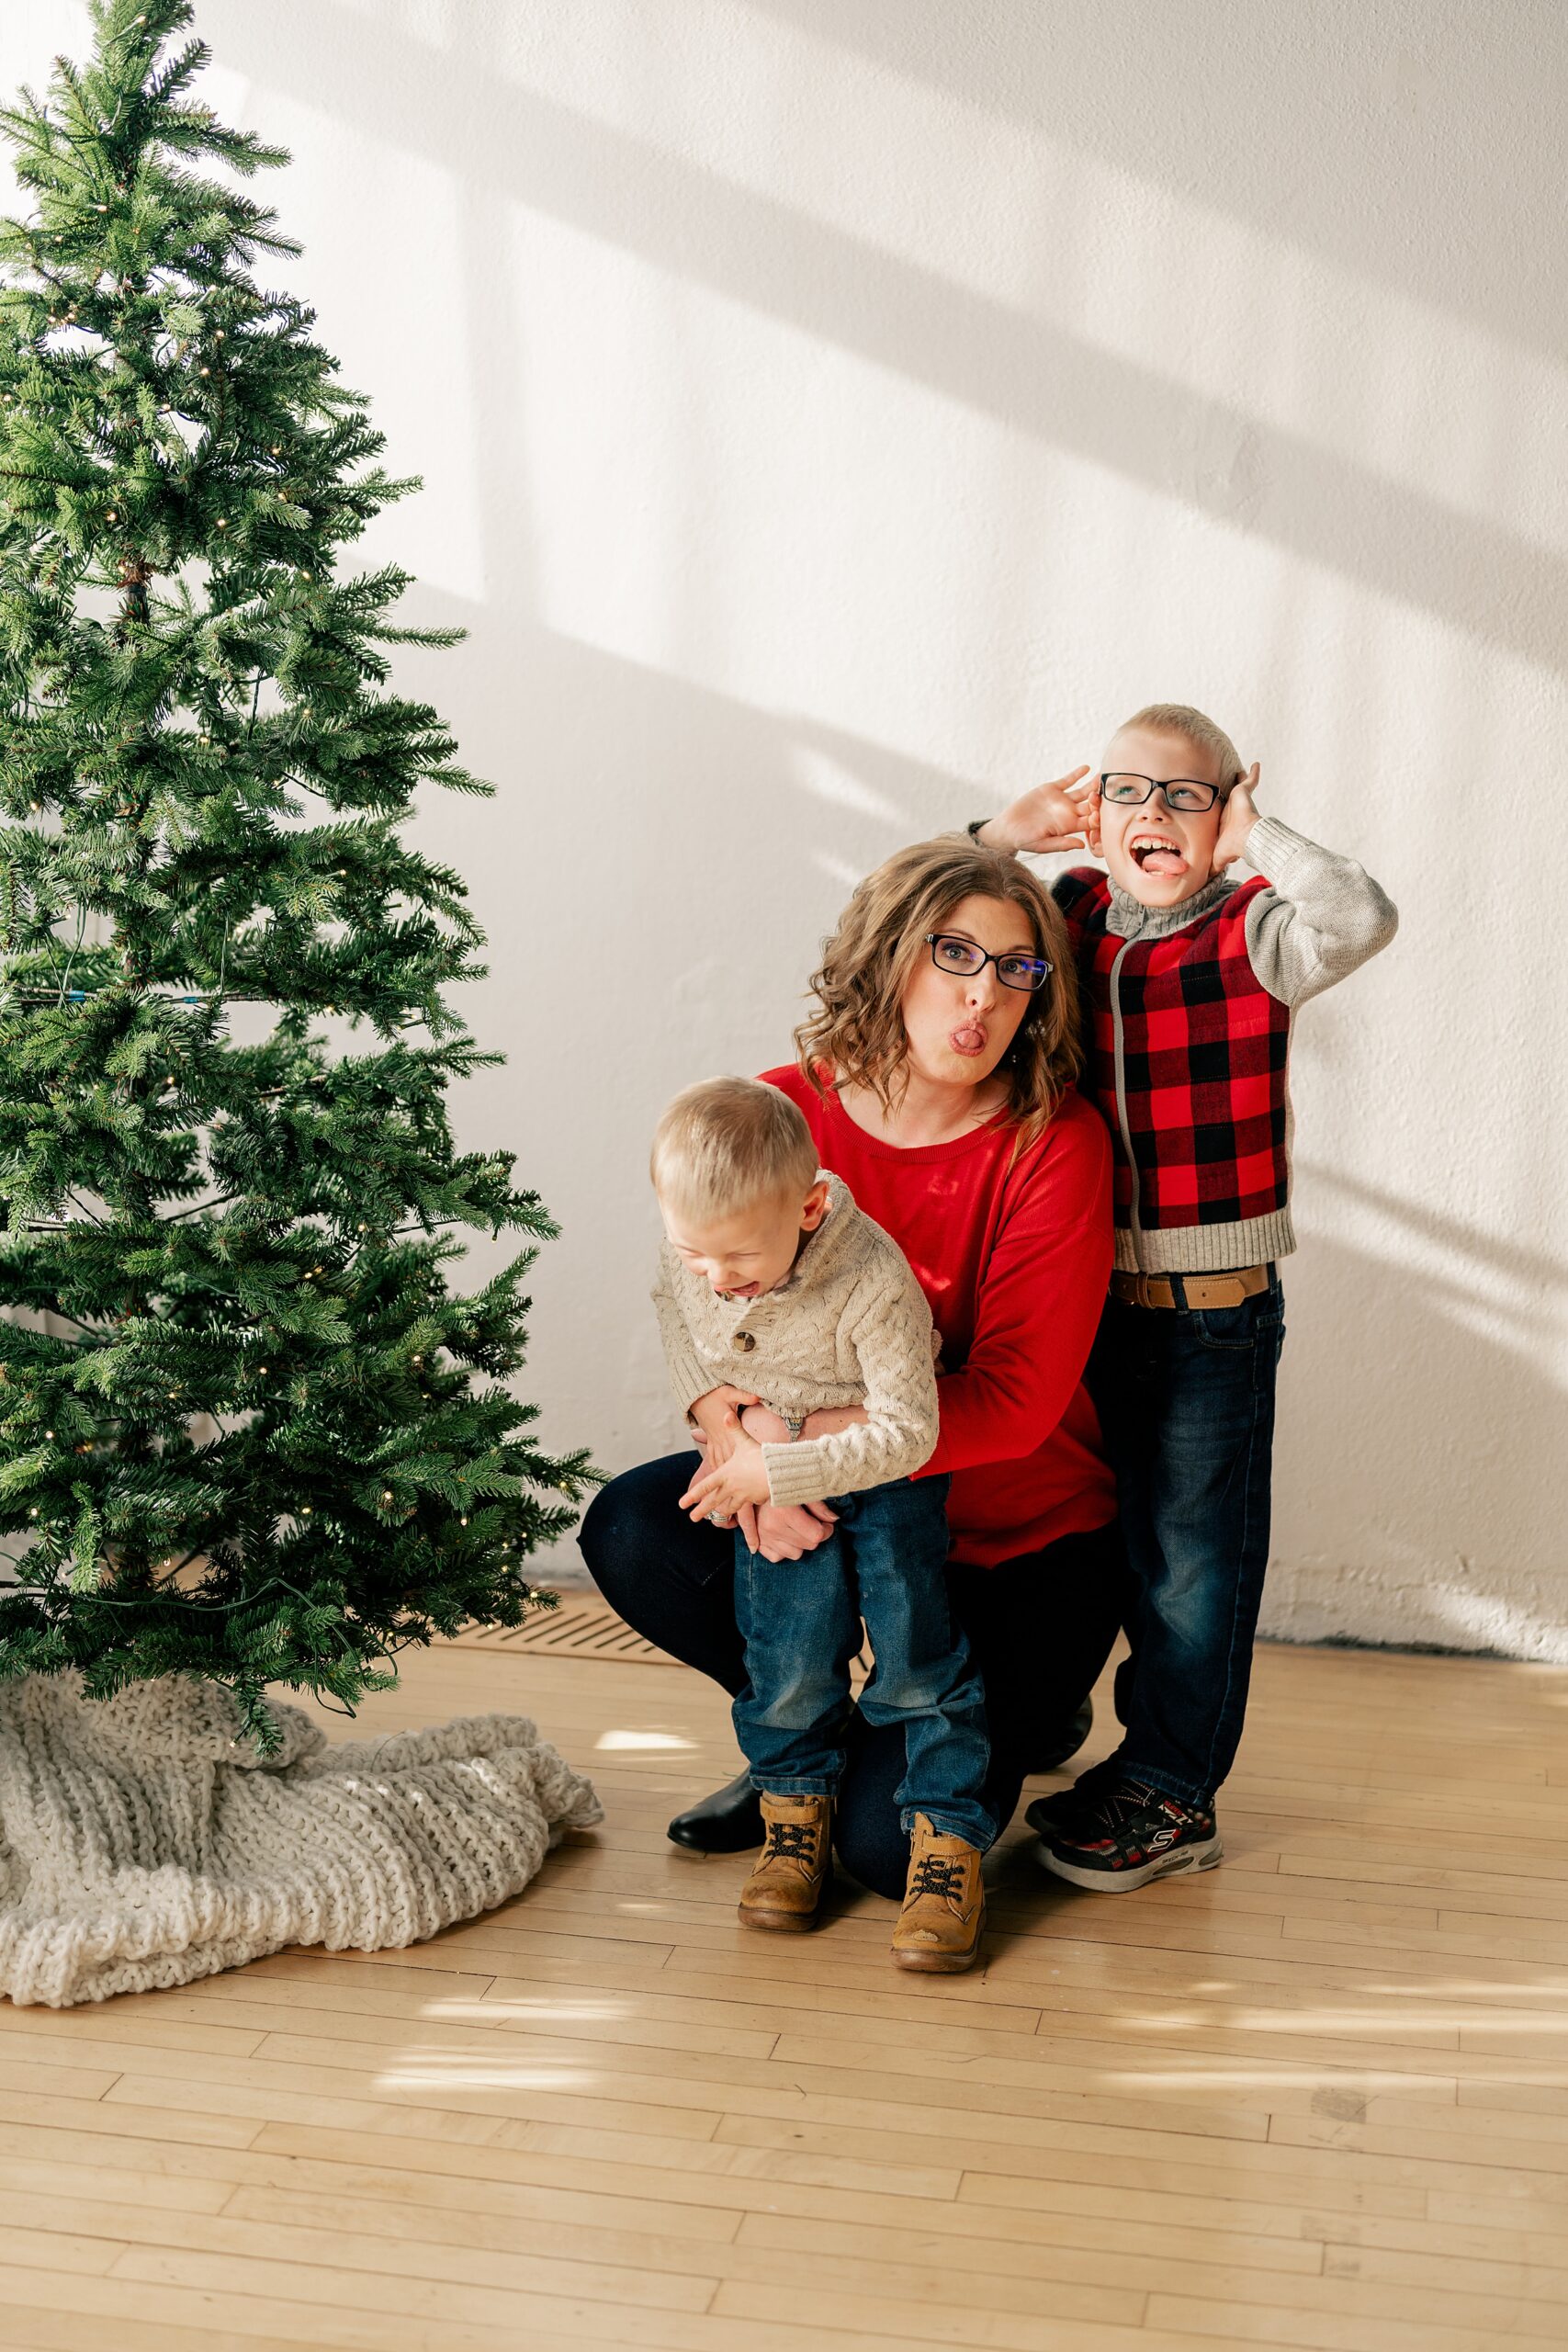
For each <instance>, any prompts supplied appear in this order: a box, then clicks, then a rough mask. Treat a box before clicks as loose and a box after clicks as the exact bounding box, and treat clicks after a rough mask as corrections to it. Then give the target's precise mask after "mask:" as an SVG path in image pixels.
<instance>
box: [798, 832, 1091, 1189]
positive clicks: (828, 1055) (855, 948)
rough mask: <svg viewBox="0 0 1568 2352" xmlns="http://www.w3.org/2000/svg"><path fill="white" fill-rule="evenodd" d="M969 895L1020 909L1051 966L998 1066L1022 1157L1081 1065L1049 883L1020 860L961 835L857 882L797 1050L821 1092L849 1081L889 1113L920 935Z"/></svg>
mask: <svg viewBox="0 0 1568 2352" xmlns="http://www.w3.org/2000/svg"><path fill="white" fill-rule="evenodd" d="M973 898H977V899H1002V900H1004V901H1006V903H1008V904H1009V905H1010V906H1015V907H1017V908H1019V909H1020V910H1021V912H1022V913H1023V914H1025V915H1026V916H1027V917H1028V919H1029V926H1030V929H1031V931H1032V933H1033V934H1034V945H1035V950H1036V953H1037V954H1039V955H1041V956H1043V957H1044V958H1045V960H1046V962H1047V963H1048V964H1049V965H1050V967H1051V977H1050V978H1049V979H1048V980H1047V981H1046V983H1045V985H1044V987H1043V989H1040V990H1039V991H1038V993H1037V994H1036V995H1035V996H1033V997H1032V999H1031V1000H1030V1004H1029V1010H1028V1012H1026V1013H1025V1015H1024V1018H1023V1021H1022V1023H1021V1026H1020V1028H1019V1031H1018V1034H1017V1035H1016V1036H1015V1037H1014V1039H1013V1042H1012V1044H1011V1046H1010V1047H1009V1049H1008V1052H1007V1054H1006V1056H1005V1057H1004V1058H1003V1060H1002V1062H1001V1063H1000V1064H999V1065H998V1075H999V1076H1001V1077H1003V1078H1005V1079H1006V1080H1008V1082H1009V1084H1010V1087H1011V1090H1012V1099H1011V1106H1010V1107H1011V1111H1012V1115H1013V1117H1014V1118H1015V1119H1016V1120H1017V1122H1018V1127H1019V1136H1018V1145H1017V1148H1018V1149H1019V1150H1020V1151H1022V1150H1024V1149H1026V1148H1027V1147H1028V1146H1029V1145H1030V1144H1032V1142H1033V1141H1034V1140H1035V1138H1036V1136H1039V1135H1041V1134H1042V1133H1043V1130H1044V1128H1045V1127H1046V1125H1048V1124H1049V1122H1050V1120H1051V1118H1052V1116H1053V1115H1054V1114H1055V1110H1056V1106H1057V1104H1058V1103H1060V1102H1061V1099H1062V1096H1063V1093H1064V1092H1065V1091H1066V1088H1067V1087H1069V1086H1070V1085H1071V1084H1072V1082H1073V1080H1074V1079H1075V1078H1077V1074H1078V1072H1079V1070H1080V1069H1082V1067H1083V1048H1082V1046H1081V1044H1080V1041H1079V1036H1078V983H1077V970H1076V968H1075V967H1074V963H1073V953H1072V947H1071V944H1070V943H1069V941H1068V938H1067V927H1066V923H1065V922H1063V920H1062V916H1061V911H1060V910H1059V908H1058V907H1057V906H1056V904H1055V900H1054V899H1052V898H1051V895H1050V893H1049V892H1048V891H1047V890H1046V888H1044V885H1043V883H1041V882H1040V881H1039V880H1037V879H1036V877H1035V876H1034V875H1032V873H1031V872H1030V870H1029V868H1028V867H1027V866H1026V865H1020V864H1019V862H1018V860H1017V858H1015V857H1006V856H1002V855H1000V854H998V852H997V851H995V850H989V849H982V848H981V847H980V846H979V844H978V842H972V841H970V840H968V839H967V838H966V836H964V834H962V833H958V834H945V835H943V836H942V838H941V839H940V840H938V841H933V842H914V843H913V844H912V845H911V846H910V847H909V848H908V849H901V850H897V851H896V852H895V853H894V854H893V855H892V856H891V857H889V858H886V859H885V860H884V862H883V864H882V865H879V866H878V867H877V869H876V871H875V873H874V874H868V875H867V876H866V877H865V880H864V881H863V882H862V883H861V884H860V886H859V887H858V888H857V889H856V891H855V894H854V896H853V898H852V899H851V900H850V903H849V905H848V906H847V907H846V908H845V909H844V911H843V913H842V915H841V916H840V919H839V927H838V929H837V931H835V932H834V933H833V935H832V937H831V938H830V939H829V940H827V941H826V942H825V943H824V946H823V955H822V966H821V969H820V970H819V971H817V972H814V973H813V974H812V976H811V992H812V994H813V995H814V996H815V997H816V999H817V1010H816V1011H815V1012H813V1013H811V1014H810V1015H809V1016H808V1018H807V1020H805V1021H803V1022H802V1023H801V1024H800V1027H799V1028H798V1029H797V1030H796V1031H795V1052H796V1054H797V1055H798V1057H799V1060H800V1067H801V1069H802V1071H803V1072H804V1074H805V1075H806V1077H807V1079H809V1080H810V1082H811V1084H812V1085H813V1086H814V1087H815V1088H816V1089H817V1091H818V1093H819V1094H825V1093H826V1092H827V1086H828V1083H829V1082H831V1081H832V1080H840V1081H842V1080H849V1081H850V1082H851V1083H852V1084H853V1085H856V1086H868V1087H869V1088H870V1089H871V1091H872V1092H873V1093H874V1095H876V1097H877V1099H878V1100H879V1101H880V1103H882V1105H883V1107H884V1108H885V1109H886V1110H887V1111H888V1112H892V1111H893V1110H894V1109H895V1107H896V1105H897V1100H898V1097H899V1096H900V1095H901V1094H902V1093H903V1091H904V1087H905V1085H906V1084H907V1082H908V1080H907V1074H906V1071H905V1064H906V1062H907V1060H908V1052H909V1041H908V1036H907V1035H906V1034H905V1029H904V1020H903V1013H902V1011H901V1007H902V1004H903V1001H904V990H905V989H906V988H907V987H908V980H909V976H910V974H911V973H912V972H913V971H914V969H915V967H916V965H917V964H918V963H919V959H920V957H921V956H924V955H925V954H926V952H927V949H926V933H928V932H931V931H940V930H941V929H942V924H943V923H944V922H946V921H947V920H948V919H949V917H950V916H951V915H952V913H953V909H954V908H955V907H956V906H958V905H959V904H960V903H961V901H962V900H964V899H973ZM825 1070H826V1072H827V1073H829V1079H828V1081H827V1082H825V1078H824V1071H825Z"/></svg>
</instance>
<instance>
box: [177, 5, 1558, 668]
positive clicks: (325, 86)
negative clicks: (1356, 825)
mask: <svg viewBox="0 0 1568 2352" xmlns="http://www.w3.org/2000/svg"><path fill="white" fill-rule="evenodd" d="M207 14H208V17H209V20H210V22H211V24H212V26H213V28H214V31H215V37H217V38H218V39H219V40H220V47H221V51H222V53H223V55H224V57H225V60H226V62H229V63H231V65H233V66H235V67H236V68H238V69H239V70H241V71H243V72H245V73H247V74H252V75H254V77H255V79H256V80H257V81H258V82H260V83H261V84H263V85H266V86H271V87H274V88H282V89H285V90H287V91H288V94H289V95H290V96H293V97H294V98H296V99H297V100H298V101H299V102H300V103H303V104H306V105H310V106H313V107H330V108H331V109H332V110H333V112H335V113H337V114H339V115H340V116H342V117H343V118H344V119H346V120H349V121H352V122H355V123H356V124H358V125H359V126H360V127H362V128H363V129H364V130H365V131H366V132H367V134H370V135H373V136H375V137H377V138H378V139H381V140H385V141H390V142H392V143H393V144H394V145H397V146H400V147H403V148H405V149H409V150H412V151H413V152H416V153H421V154H423V155H425V156H427V157H429V158H431V159H432V160H434V161H435V162H437V163H439V164H442V165H443V166H445V167H446V168H447V169H449V170H450V171H451V172H452V173H453V174H454V175H456V177H457V179H458V180H459V181H466V182H468V183H469V184H471V185H474V186H476V187H482V188H484V189H486V190H489V191H491V192H493V193H494V195H496V196H497V197H500V198H505V199H509V200H511V201H513V202H515V203H518V204H521V205H525V206H527V207H529V208H531V209H535V210H536V211H539V212H542V213H544V214H546V215H547V216H550V217H553V218H556V219H558V220H564V221H568V222H570V223H571V224H572V225H573V226H574V227H576V228H578V229H581V230H584V231H586V232H589V233H591V234H592V235H594V236H597V237H600V238H603V239H604V240H606V241H607V242H609V243H614V244H615V245H617V246H619V247H622V248H624V249H625V250H627V251H629V252H632V253H636V254H639V255H640V256H641V257H642V258H643V259H645V260H646V261H648V262H649V263H650V264H652V265H653V266H656V267H658V268H660V269H662V270H666V271H669V272H671V273H672V274H675V275H677V276H679V277H683V278H687V279H690V280H692V281H694V282H696V283H698V284H701V285H705V286H706V287H708V288H711V289H713V290H714V291H716V292H717V293H719V294H721V295H723V296H725V297H726V298H727V299H729V300H734V301H736V302H739V303H742V304H745V305H748V306H750V307H751V308H754V309H756V310H758V311H765V312H768V313H770V314H772V315H774V316H776V317H778V318H781V319H783V320H785V321H787V322H789V323H790V324H791V325H793V326H795V327H796V328H799V329H801V330H804V331H805V332H807V333H808V334H816V335H818V336H820V337H822V338H823V339H824V340H825V341H828V342H830V343H832V344H835V345H838V346H839V347H840V348H841V349H844V350H846V351H850V352H853V353H856V354H858V355H859V356H862V357H863V358H864V359H866V360H867V361H870V362H872V363H873V364H874V365H876V366H878V367H882V368H889V369H892V370H895V371H897V373H898V374H899V375H901V376H904V377H907V378H908V379H911V380H913V381H915V382H919V383H923V384H925V385H927V386H928V387H929V388H930V389H931V390H933V391H936V392H938V393H940V394H942V395H943V396H944V397H946V398H949V399H952V400H954V401H961V402H963V403H964V404H965V405H966V406H968V407H970V408H973V409H975V410H976V411H978V412H980V413H986V414H988V415H991V416H994V417H996V418H997V419H998V421H999V422H1001V423H1003V424H1007V425H1009V426H1011V427H1013V428H1014V429H1017V430H1020V431H1023V432H1026V433H1029V434H1032V435H1036V436H1038V437H1039V438H1041V439H1042V440H1044V441H1046V442H1048V443H1050V444H1052V445H1053V446H1055V447H1060V448H1062V449H1065V450H1067V451H1069V452H1071V453H1072V454H1073V455H1074V456H1076V457H1078V458H1087V459H1089V460H1090V461H1091V462H1093V463H1095V464H1098V465H1101V466H1104V467H1106V468H1108V469H1111V470H1113V471H1115V472H1117V473H1119V474H1122V475H1123V476H1125V477H1126V478H1128V479H1130V480H1132V481H1139V482H1142V483H1145V484H1146V485H1148V486H1149V487H1150V488H1152V489H1154V490H1156V491H1157V492H1162V493H1163V494H1165V495H1166V496H1168V497H1170V498H1173V499H1179V500H1181V501H1184V502H1185V503H1187V504H1189V505H1190V506H1192V507H1195V508H1197V509H1199V510H1201V512H1203V513H1204V514H1206V515H1210V516H1212V517H1213V518H1214V519H1215V520H1217V521H1219V522H1222V523H1226V524H1230V525H1232V526H1234V527H1235V528H1236V529H1237V530H1238V531H1245V532H1246V533H1247V534H1248V535H1250V536H1253V537H1261V538H1264V539H1267V540H1271V541H1273V542H1275V543H1276V544H1277V545H1279V546H1280V547H1283V548H1288V549H1289V550H1291V551H1292V553H1294V554H1296V555H1298V556H1302V557H1304V558H1306V559H1307V560H1309V561H1311V562H1313V563H1315V564H1318V565H1321V566H1322V567H1324V568H1325V570H1328V571H1334V572H1337V573H1339V574H1341V575H1343V576H1348V577H1351V578H1354V579H1355V580H1357V581H1359V582H1361V583H1362V584H1363V585H1365V586H1367V587H1370V588H1372V589H1374V590H1377V591H1379V592H1381V593H1382V594H1386V595H1389V596H1392V597H1394V598H1397V599H1398V600H1399V601H1400V602H1402V603H1404V604H1405V605H1410V606H1413V607H1415V608H1417V609H1420V610H1425V611H1427V612H1430V613H1432V614H1434V615H1436V616H1438V618H1439V619H1441V620H1443V621H1446V622H1447V623H1449V624H1450V625H1451V626H1453V627H1455V628H1461V629H1464V630H1467V631H1469V632H1470V633H1472V635H1473V636H1475V637H1477V638H1479V639H1483V640H1484V641H1486V642H1488V643H1490V644H1492V645H1495V646H1496V647H1497V648H1499V649H1500V650H1506V651H1510V652H1513V653H1516V654H1519V655H1522V656H1524V657H1525V658H1526V659H1527V660H1529V661H1530V662H1536V663H1538V664H1539V665H1540V666H1541V667H1542V668H1545V669H1548V670H1551V671H1552V672H1558V671H1561V670H1562V667H1563V666H1564V662H1565V660H1568V565H1565V564H1564V563H1563V562H1562V560H1560V559H1558V558H1557V557H1555V556H1554V555H1552V554H1551V553H1549V552H1548V551H1546V550H1544V549H1542V548H1539V547H1535V546H1532V545H1530V544H1529V542H1528V541H1526V540H1524V539H1522V538H1520V537H1517V535H1516V534H1514V533H1512V532H1509V531H1507V530H1506V529H1503V528H1501V527H1500V526H1496V525H1495V524H1492V523H1489V522H1487V521H1485V520H1483V519H1482V518H1480V517H1478V516H1474V515H1467V514H1464V513H1461V512H1460V511H1459V510H1458V509H1456V508H1452V507H1450V506H1446V505H1444V504H1442V503H1439V502H1437V501H1434V500H1432V499H1430V498H1427V497H1425V496H1423V495H1422V494H1421V493H1419V492H1416V491H1414V490H1412V489H1409V488H1407V487H1404V486H1402V485H1400V484H1398V483H1395V482H1393V481H1389V480H1388V479H1387V478H1386V477H1385V476H1383V475H1381V474H1379V473H1377V472H1375V471H1373V470H1371V469H1368V468H1366V467H1363V466H1359V465H1356V464H1354V463H1353V462H1351V461H1350V460H1349V459H1348V458H1342V457H1340V456H1338V455H1337V454H1335V453H1333V452H1331V451H1328V450H1326V449H1324V448H1322V447H1318V446H1317V445H1315V444H1314V443H1312V442H1310V441H1308V440H1306V439H1303V437H1301V436H1299V435H1292V434H1290V433H1287V432H1284V431H1281V430H1280V429H1279V428H1278V427H1276V426H1273V425H1270V424H1264V423H1263V422H1261V421H1260V420H1258V418H1256V417H1252V416H1249V415H1248V414H1247V413H1245V412H1243V411H1241V410H1239V409H1237V408H1235V407H1233V406H1231V405H1229V404H1227V403H1225V402H1224V401H1213V400H1210V399H1207V398H1205V397H1204V396H1203V395H1201V394H1200V393H1198V392H1196V391H1194V390H1191V389H1190V388H1189V387H1187V386H1184V385H1182V384H1180V383H1179V382H1177V381H1175V380H1174V379H1171V378H1169V377H1167V376H1163V375H1161V374H1159V373H1157V372H1156V371H1155V370H1153V369H1149V368H1140V367H1138V366H1136V365H1134V363H1133V362H1131V361H1128V360H1126V359H1123V358H1122V357H1119V356H1116V355H1114V354H1111V353H1110V352H1107V351H1104V350H1100V349H1097V348H1096V347H1095V346H1094V345H1092V344H1089V343H1087V342H1085V341H1084V340H1082V339H1081V338H1079V337H1077V336H1074V335H1071V334H1066V333H1065V332H1063V331H1061V330H1059V329H1057V328H1055V327H1051V326H1047V325H1045V324H1043V323H1042V322H1040V321H1038V320H1035V319H1032V318H1030V317H1029V316H1028V315H1027V314H1026V313H1025V312H1023V311H1018V310H1015V309H1010V308H1009V307H1008V306H1006V305H1004V304H1002V303H998V302H997V301H994V300H990V299H988V298H987V297H985V296H983V295H980V294H976V293H974V292H972V291H970V290H969V289H967V288H964V287H961V286H958V285H955V284H954V283H953V281H951V280H950V279H947V278H943V277H941V276H939V275H938V274H937V273H935V272H933V271H931V270H929V269H924V268H921V267H919V266H918V265H916V264H914V263H911V262H908V261H905V260H902V259H900V258H898V257H897V256H896V255H893V254H888V253H886V252H885V251H883V250H882V249H880V248H879V247H877V246H875V245H874V244H872V243H868V242H867V241H865V240H863V239H862V238H858V237H855V236H852V235H851V234H849V233H848V232H844V231H842V230H840V229H836V228H832V227H829V226H827V225H825V224H823V223H821V222H818V221H813V220H807V219H806V218H805V217H803V216H802V215H801V214H800V213H799V212H797V211H795V210H794V209H791V208H789V207H788V206H785V205H783V204H780V203H778V202H776V201H774V200H773V199H772V198H768V197H765V196H761V195H759V194H757V193H756V192H754V191H752V190H750V189H746V188H742V187H738V186H736V185H735V184H734V183H733V182H729V181H726V180H723V179H721V178H719V177H718V176H717V175H715V174H713V173H711V172H708V171H706V170H704V169H702V168H700V167H698V166H696V165H694V164H690V163H687V162H684V161H682V159H680V158H679V157H677V156H674V155H671V154H669V153H664V152H663V151H661V150H660V149H658V148H655V147H653V146H651V145H649V143H648V142H646V141H641V140H638V139H635V138H633V137H631V136H629V135H628V134H627V133H626V132H624V131H621V130H615V129H612V128H611V127H609V126H608V125H606V124H604V123H600V122H595V121H592V120H591V119H589V118H587V117H586V116H583V115H581V114H578V113H575V112H573V111H572V110H571V109H570V108H568V107H562V106H560V105H558V103H556V102H554V101H553V100H550V99H548V98H546V97H544V96H540V95H538V94H537V93H534V92H530V91H527V90H525V89H522V88H520V87H518V86H517V85H514V84H513V83H510V82H508V81H506V80H505V79H504V78H503V77H502V74H500V73H499V72H487V71H486V70H485V67H484V63H483V62H482V60H479V59H476V58H475V57H474V56H473V54H472V52H471V51H456V50H443V49H435V48H432V47H429V46H427V45H425V44H423V43H418V42H415V41H412V40H410V39H409V37H408V36H407V35H405V34H403V33H401V32H400V30H399V29H398V28H396V27H394V26H393V25H391V24H389V23H388V22H386V21H385V19H384V18H378V19H377V20H376V21H375V22H374V23H373V24H372V23H370V22H367V18H366V17H364V16H362V15H360V14H358V13H357V12H355V11H353V10H351V9H348V8H346V7H344V6H341V5H330V4H329V0H309V5H307V0H271V5H270V6H268V7H267V9H266V10H265V16H262V17H258V16H257V15H256V14H255V12H254V11H249V10H245V9H242V8H240V7H238V6H235V5H234V0H212V5H209V8H208V11H207ZM1495 583H1502V584H1501V585H1497V584H1495Z"/></svg>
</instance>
